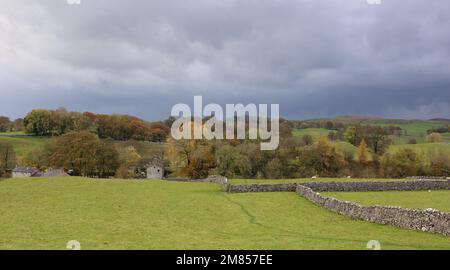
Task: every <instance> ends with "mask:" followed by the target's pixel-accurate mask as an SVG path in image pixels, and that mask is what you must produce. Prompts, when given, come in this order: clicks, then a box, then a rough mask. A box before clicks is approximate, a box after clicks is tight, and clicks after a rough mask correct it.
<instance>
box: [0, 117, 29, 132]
mask: <svg viewBox="0 0 450 270" xmlns="http://www.w3.org/2000/svg"><path fill="white" fill-rule="evenodd" d="M23 130H24V126H23V119H22V118H18V119H16V120H14V121H11V120H10V119H9V117H6V116H0V132H14V131H23Z"/></svg>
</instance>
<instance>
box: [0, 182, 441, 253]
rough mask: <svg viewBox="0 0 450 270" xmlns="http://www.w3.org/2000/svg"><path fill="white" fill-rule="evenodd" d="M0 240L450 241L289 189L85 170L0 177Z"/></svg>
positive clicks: (404, 244) (331, 244) (31, 243)
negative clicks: (236, 189) (233, 188)
mask: <svg viewBox="0 0 450 270" xmlns="http://www.w3.org/2000/svg"><path fill="white" fill-rule="evenodd" d="M0 216H1V217H2V218H1V219H0V249H65V247H66V243H67V242H68V241H69V240H77V241H79V242H80V243H81V248H82V249H234V250H235V249H366V243H367V242H368V241H369V240H372V239H375V240H378V241H380V242H381V245H382V248H383V249H450V238H448V237H445V236H440V235H435V234H430V233H423V232H418V231H411V230H404V229H399V228H395V227H392V226H386V225H379V224H372V223H369V222H364V221H355V220H351V219H350V218H347V217H345V216H341V215H338V214H335V213H332V212H329V211H327V210H325V209H323V208H321V207H318V206H315V205H314V204H312V203H310V202H309V201H307V200H305V199H303V198H301V197H299V196H298V195H296V194H295V193H252V194H226V193H224V192H222V190H221V187H220V186H219V185H216V184H208V183H175V182H165V181H154V180H149V181H138V180H98V179H96V180H93V179H86V178H77V177H70V178H54V179H43V178H42V179H38V178H36V179H8V180H3V181H0Z"/></svg>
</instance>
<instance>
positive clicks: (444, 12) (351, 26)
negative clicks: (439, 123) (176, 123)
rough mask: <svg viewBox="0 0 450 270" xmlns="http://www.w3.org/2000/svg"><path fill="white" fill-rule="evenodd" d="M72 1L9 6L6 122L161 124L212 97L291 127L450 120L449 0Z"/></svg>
mask: <svg viewBox="0 0 450 270" xmlns="http://www.w3.org/2000/svg"><path fill="white" fill-rule="evenodd" d="M71 1H74V0H2V1H0V115H6V116H9V117H11V118H17V117H23V116H24V115H25V114H26V113H27V112H29V111H30V110H31V109H35V108H48V109H56V108H58V107H65V108H67V109H69V110H73V111H92V112H96V113H121V114H131V115H136V116H139V117H141V118H143V119H146V120H158V119H165V118H167V117H168V116H169V115H170V111H171V108H172V106H174V105H175V104H177V103H186V104H189V105H191V106H193V97H194V96H195V95H201V96H203V99H204V102H205V104H206V103H218V104H221V105H224V104H226V103H231V104H236V103H243V104H248V103H255V104H280V112H281V115H282V116H283V117H286V118H289V119H308V118H319V117H334V116H339V115H370V116H380V117H389V118H407V119H412V118H420V119H429V118H438V117H446V118H450V16H448V14H450V4H449V2H448V0H433V1H429V0H381V4H380V5H369V4H368V3H367V0H345V1H343V0H293V1H288V0H220V1H219V0H217V1H213V0H183V1H168V0H161V1H159V0H152V1H144V0H131V1H123V0H81V3H80V4H79V5H77V4H72V5H71V4H69V2H71Z"/></svg>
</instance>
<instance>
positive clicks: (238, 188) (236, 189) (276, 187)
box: [224, 183, 297, 193]
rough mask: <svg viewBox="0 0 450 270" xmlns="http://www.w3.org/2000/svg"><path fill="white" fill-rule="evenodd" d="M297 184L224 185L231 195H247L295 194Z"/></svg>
mask: <svg viewBox="0 0 450 270" xmlns="http://www.w3.org/2000/svg"><path fill="white" fill-rule="evenodd" d="M296 189H297V183H289V184H271V185H258V184H254V185H231V184H226V185H224V190H225V191H226V192H230V193H246V192H282V191H289V192H295V190H296Z"/></svg>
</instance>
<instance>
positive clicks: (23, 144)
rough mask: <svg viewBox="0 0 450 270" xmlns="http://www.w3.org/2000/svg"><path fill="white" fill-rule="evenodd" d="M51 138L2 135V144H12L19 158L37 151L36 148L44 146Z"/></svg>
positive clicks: (0, 134)
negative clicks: (29, 152) (34, 150)
mask: <svg viewBox="0 0 450 270" xmlns="http://www.w3.org/2000/svg"><path fill="white" fill-rule="evenodd" d="M48 140H49V138H47V137H33V136H24V135H20V134H12V135H11V134H10V133H0V142H9V143H11V144H12V146H13V148H14V151H15V152H16V155H17V156H18V157H20V156H22V155H23V154H25V153H27V152H28V151H31V150H33V149H35V148H36V147H39V146H43V145H44V144H45V143H46V142H47V141H48Z"/></svg>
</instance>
